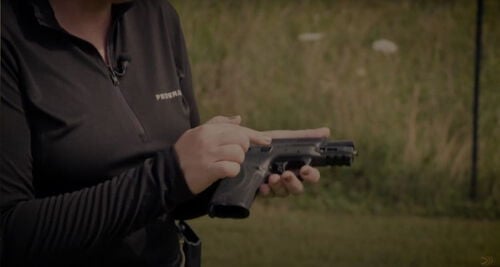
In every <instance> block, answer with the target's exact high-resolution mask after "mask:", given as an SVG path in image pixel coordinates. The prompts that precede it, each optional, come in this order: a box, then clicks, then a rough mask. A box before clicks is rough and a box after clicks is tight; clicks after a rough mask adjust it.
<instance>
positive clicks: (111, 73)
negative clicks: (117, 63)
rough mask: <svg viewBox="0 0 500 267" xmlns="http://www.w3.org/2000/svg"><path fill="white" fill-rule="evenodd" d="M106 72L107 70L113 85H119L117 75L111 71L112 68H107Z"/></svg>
mask: <svg viewBox="0 0 500 267" xmlns="http://www.w3.org/2000/svg"><path fill="white" fill-rule="evenodd" d="M108 70H109V77H110V78H111V81H112V82H113V85H114V86H118V85H119V84H120V80H118V75H116V72H115V70H113V68H112V67H108Z"/></svg>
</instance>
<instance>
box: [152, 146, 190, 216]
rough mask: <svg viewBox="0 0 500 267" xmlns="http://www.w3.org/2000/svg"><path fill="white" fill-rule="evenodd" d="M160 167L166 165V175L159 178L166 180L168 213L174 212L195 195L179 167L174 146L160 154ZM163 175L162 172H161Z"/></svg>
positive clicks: (164, 191)
mask: <svg viewBox="0 0 500 267" xmlns="http://www.w3.org/2000/svg"><path fill="white" fill-rule="evenodd" d="M158 157H159V159H158V162H159V164H158V165H162V163H163V165H164V170H165V171H164V172H163V173H164V175H163V177H159V178H160V179H163V180H164V183H162V184H164V185H165V187H166V188H163V190H162V192H163V194H164V196H163V200H164V201H165V203H164V206H165V207H166V209H167V211H172V210H173V209H174V208H175V207H176V206H177V205H179V204H180V203H183V202H185V201H188V200H190V199H191V198H193V197H194V196H195V195H194V194H193V193H192V192H191V190H190V189H189V187H188V185H187V183H186V180H185V178H184V173H183V171H182V169H181V167H180V165H179V159H178V157H177V153H176V152H175V149H174V147H173V146H171V147H169V148H168V149H166V150H163V151H161V152H159V155H158ZM160 173H161V172H160Z"/></svg>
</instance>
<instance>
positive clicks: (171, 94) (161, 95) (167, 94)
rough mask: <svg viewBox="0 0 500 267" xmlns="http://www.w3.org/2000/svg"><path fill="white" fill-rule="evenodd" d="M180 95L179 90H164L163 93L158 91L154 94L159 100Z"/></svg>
mask: <svg viewBox="0 0 500 267" xmlns="http://www.w3.org/2000/svg"><path fill="white" fill-rule="evenodd" d="M180 96H182V91H181V90H174V91H170V92H164V93H159V94H156V95H155V97H156V101H161V100H169V99H172V98H175V97H180Z"/></svg>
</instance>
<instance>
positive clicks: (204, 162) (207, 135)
mask: <svg viewBox="0 0 500 267" xmlns="http://www.w3.org/2000/svg"><path fill="white" fill-rule="evenodd" d="M240 122H241V118H240V117H239V116H237V117H232V118H229V117H223V116H217V117H214V118H212V119H211V120H209V121H208V122H206V123H205V124H203V125H200V126H198V127H196V128H193V129H190V130H188V131H186V132H185V133H184V134H183V135H182V136H181V137H180V138H179V140H178V141H177V142H176V143H175V145H174V149H175V151H176V152H177V157H178V159H179V165H180V167H181V169H182V171H183V172H184V178H185V180H186V183H187V185H188V187H189V189H190V190H191V192H192V193H193V194H198V193H200V192H201V191H203V190H205V189H206V188H207V187H209V186H210V185H211V184H212V183H214V182H215V181H217V180H218V179H221V178H224V177H234V176H236V175H238V173H239V172H240V165H241V163H243V161H244V159H245V153H246V152H247V150H248V148H249V147H250V143H252V144H259V145H269V144H270V143H271V137H270V136H268V135H266V134H265V133H263V132H259V131H255V130H252V129H249V128H246V127H242V126H240V125H239V124H240Z"/></svg>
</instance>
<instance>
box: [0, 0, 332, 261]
mask: <svg viewBox="0 0 500 267" xmlns="http://www.w3.org/2000/svg"><path fill="white" fill-rule="evenodd" d="M1 80H2V84H1V86H2V91H1V100H2V102H1V104H2V106H1V112H0V118H1V128H0V129H1V139H0V141H1V158H0V160H1V161H0V182H1V184H0V185H1V195H2V196H1V202H0V211H1V214H2V215H1V226H2V230H3V233H2V234H3V239H4V244H3V248H4V251H3V254H2V262H3V263H4V264H6V265H7V266H9V265H16V266H17V265H21V266H25V265H38V266H54V265H64V266H67V265H81V266H179V265H180V264H181V256H180V255H181V253H180V252H179V239H178V233H177V229H176V226H175V223H174V221H175V220H176V219H189V218H194V217H198V216H201V215H204V214H205V213H206V211H207V203H208V200H209V198H210V196H211V194H212V192H213V189H214V188H215V186H216V183H215V182H216V181H217V180H219V179H222V178H224V177H232V176H235V175H237V174H238V172H239V168H240V164H241V163H242V161H243V160H244V154H245V151H246V150H247V149H248V146H249V145H250V143H256V144H262V145H265V144H269V143H270V142H271V138H277V137H278V138H282V137H323V136H328V134H329V130H328V129H326V128H322V129H311V130H301V131H272V132H259V131H256V130H252V129H249V128H245V127H242V126H240V125H239V124H240V121H241V119H240V118H239V117H233V118H228V117H222V116H220V117H216V118H214V119H212V120H210V121H209V122H207V123H205V124H203V125H199V115H198V111H197V107H196V103H195V99H194V94H193V91H192V85H191V73H190V68H189V63H188V57H187V53H186V48H185V44H184V40H183V35H182V31H181V28H180V25H179V19H178V16H177V14H176V13H175V10H174V9H173V8H172V6H171V5H170V4H168V3H167V2H166V1H164V0H142V1H134V2H127V1H112V0H50V1H48V0H24V1H19V0H18V1H15V0H6V1H3V2H2V72H1ZM300 171H301V172H300V174H301V176H302V178H303V179H304V180H306V181H311V182H315V181H317V180H318V179H319V172H318V170H317V169H314V168H311V167H308V166H305V167H303V168H302V169H301V170H300ZM214 183H215V184H214ZM302 190H303V187H302V183H301V182H300V181H299V180H298V179H297V177H296V176H295V175H294V174H293V173H292V172H285V173H283V174H282V175H281V176H279V175H271V176H270V177H269V183H268V184H267V185H263V186H261V188H260V193H261V194H263V195H270V194H275V195H282V196H284V195H287V194H288V193H293V194H298V193H301V192H302Z"/></svg>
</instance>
